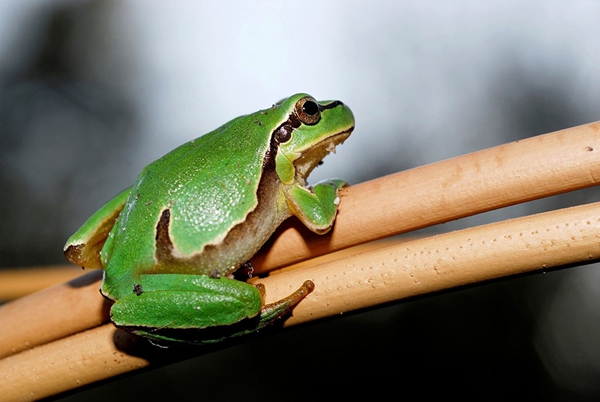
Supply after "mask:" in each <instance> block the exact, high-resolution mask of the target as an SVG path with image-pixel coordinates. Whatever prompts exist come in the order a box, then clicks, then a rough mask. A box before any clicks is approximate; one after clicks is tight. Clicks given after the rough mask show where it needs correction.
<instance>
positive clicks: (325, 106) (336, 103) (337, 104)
mask: <svg viewBox="0 0 600 402" xmlns="http://www.w3.org/2000/svg"><path fill="white" fill-rule="evenodd" d="M343 105H344V104H343V103H342V102H340V101H333V102H331V103H329V104H327V105H322V104H320V103H319V106H321V110H326V109H333V108H334V107H338V106H343Z"/></svg>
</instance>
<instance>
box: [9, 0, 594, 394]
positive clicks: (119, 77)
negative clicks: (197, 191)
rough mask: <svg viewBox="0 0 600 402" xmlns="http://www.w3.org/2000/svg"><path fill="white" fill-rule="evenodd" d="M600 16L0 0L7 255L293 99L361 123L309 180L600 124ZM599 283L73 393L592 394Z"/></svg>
mask: <svg viewBox="0 0 600 402" xmlns="http://www.w3.org/2000/svg"><path fill="white" fill-rule="evenodd" d="M599 21H600V3H598V2H593V1H588V2H585V1H581V2H580V1H571V2H564V1H549V0H545V1H503V2H496V3H494V4H492V2H479V1H454V2H444V1H420V2H417V1H377V0H376V1H369V2H364V1H356V0H338V1H302V2H300V1H286V2H284V1H254V2H246V1H241V0H240V1H219V2H212V3H210V4H209V3H208V2H195V1H168V2H167V1H140V0H136V1H127V2H125V1H106V0H90V1H83V0H81V1H57V0H55V1H33V0H0V60H1V63H0V166H1V169H0V195H1V196H0V214H1V218H0V219H1V222H2V225H1V228H0V267H1V268H8V267H11V268H15V267H27V266H32V265H46V264H61V263H65V262H66V261H65V260H64V257H63V253H62V246H63V244H64V242H65V240H66V239H67V238H68V237H69V236H70V235H71V234H72V233H73V232H74V231H75V230H76V229H77V228H78V227H79V226H80V225H81V224H82V223H83V221H84V220H85V219H86V218H87V217H88V216H89V215H91V214H92V213H93V212H94V211H95V210H96V209H97V208H98V207H100V206H101V205H102V204H103V203H104V202H105V201H107V200H108V199H109V198H110V197H112V196H113V195H114V194H116V193H117V192H118V191H120V190H122V189H123V188H125V187H127V186H129V185H131V184H132V183H133V182H134V180H135V178H136V176H137V174H138V173H139V171H140V170H141V169H142V168H143V167H144V166H145V165H146V164H148V163H149V162H151V161H153V160H154V159H156V158H158V157H160V156H161V155H163V154H164V153H166V152H168V151H169V150H171V149H172V148H174V147H175V146H177V145H179V144H181V143H183V142H185V141H188V140H190V139H192V138H195V137H198V136H199V135H201V134H204V133H206V132H208V131H211V130H212V129H214V128H216V127H218V126H220V125H221V124H223V123H225V122H227V121H228V120H230V119H231V118H233V117H236V116H238V115H241V114H246V113H249V112H253V111H255V110H258V109H262V108H266V107H269V106H270V105H271V104H272V103H274V102H276V101H278V100H279V99H281V98H284V97H286V96H289V95H291V94H293V93H296V92H308V93H310V94H312V95H314V96H315V97H316V98H317V99H339V100H342V101H343V102H345V103H347V104H348V105H349V106H350V107H351V108H352V110H353V112H354V114H355V117H356V120H357V125H356V130H355V132H354V134H353V135H352V137H350V139H349V140H348V141H347V142H346V143H345V144H344V145H343V146H340V147H338V153H337V154H336V155H332V156H329V157H328V158H327V159H326V160H325V164H324V165H323V166H321V167H319V168H318V169H317V170H316V171H315V172H314V173H313V175H312V176H311V181H312V182H315V181H317V180H320V179H323V178H327V177H344V178H345V179H347V180H348V181H349V182H350V183H359V182H362V181H366V180H369V179H373V178H376V177H379V176H382V175H385V174H389V173H393V172H397V171H400V170H404V169H409V168H412V167H416V166H420V165H423V164H427V163H432V162H436V161H439V160H443V159H446V158H451V157H454V156H458V155H462V154H465V153H468V152H472V151H477V150H481V149H484V148H488V147H491V146H495V145H498V144H502V143H506V142H509V141H514V140H518V139H522V138H526V137H530V136H534V135H538V134H542V133H546V132H551V131H555V130H560V129H564V128H568V127H572V126H575V125H579V124H584V123H588V122H591V121H596V120H600V108H599V107H598V105H599V104H600V81H599V80H598V77H599V75H600V52H599V49H600V23H599ZM598 195H599V194H598V190H596V189H592V190H588V191H579V192H576V193H572V194H566V195H562V196H557V197H553V198H550V199H545V200H540V201H536V202H531V203H527V204H523V205H519V206H515V207H511V208H506V209H503V210H500V211H494V212H490V213H486V214H482V215H479V216H476V217H471V218H467V219H463V220H460V221H457V222H451V223H448V224H445V225H441V226H438V227H434V228H430V229H427V230H425V233H428V234H429V233H436V232H445V231H449V230H455V229H459V228H463V227H467V226H473V225H479V224H483V223H487V222H491V221H496V220H501V219H507V218H511V217H515V216H522V215H526V214H531V213H535V212H541V211H546V210H551V209H556V208H560V207H566V206H571V205H576V204H580V203H586V202H592V201H598V199H599V198H600V197H599V196H598ZM407 196H409V195H407ZM599 279H600V274H599V273H598V266H597V265H588V266H582V267H577V268H573V269H568V270H561V271H554V272H549V273H546V274H544V275H533V276H526V277H520V278H513V279H508V280H503V281H498V282H495V283H490V284H486V285H482V286H477V287H474V288H468V289H461V290H457V291H453V292H448V293H444V294H439V295H435V296H430V297H425V298H420V299H417V300H411V301H407V302H403V303H398V304H395V305H392V306H386V307H383V308H379V309H375V310H373V311H368V312H362V313H359V314H353V315H348V316H345V317H343V318H336V319H334V320H329V321H324V322H318V323H314V324H312V325H308V326H304V327H301V328H295V329H292V330H288V331H285V332H283V333H280V334H277V335H274V336H269V337H266V338H261V339H256V340H252V341H251V342H248V343H245V344H243V345H237V346H231V347H228V348H226V349H223V350H221V351H217V352H213V353H209V354H206V355H204V356H200V357H197V358H194V359H190V360H188V361H185V362H181V363H178V364H174V365H170V366H167V367H164V368H159V369H154V370H150V371H145V372H143V373H136V374H134V375H131V376H127V377H124V378H120V379H117V380H112V381H108V382H105V383H102V384H96V385H93V386H90V387H87V388H85V389H80V390H77V391H76V392H74V393H72V394H70V395H67V396H63V397H62V398H61V399H63V400H65V401H79V400H86V401H96V400H98V401H100V400H106V399H107V398H113V399H114V398H119V399H125V398H127V399H131V400H137V399H144V398H150V397H152V398H165V399H166V398H170V399H171V400H191V399H194V400H195V399H199V398H204V399H206V398H208V399H209V400H215V399H216V400H240V399H241V400H254V399H256V400H263V401H264V400H280V399H282V398H284V397H285V399H286V400H300V399H305V398H311V397H312V395H323V396H325V395H335V396H336V397H338V398H344V397H347V396H354V397H357V396H359V395H369V396H370V397H372V398H375V399H379V398H382V397H384V396H386V395H388V394H390V393H391V394H392V395H397V396H398V398H405V397H407V396H408V395H415V394H417V395H419V396H420V397H428V396H429V397H446V396H450V395H455V396H460V397H463V398H465V397H466V398H477V399H486V400H498V399H506V398H508V397H512V396H520V397H534V398H544V399H545V400H565V399H569V400H587V399H589V400H592V399H598V398H599V397H600V382H598V378H599V376H600V346H599V345H598V341H597V340H598V339H599V336H600V324H599V322H598V317H599V314H598V313H599V312H600V303H599V301H600V300H599V298H600V281H599ZM65 313H67V312H65Z"/></svg>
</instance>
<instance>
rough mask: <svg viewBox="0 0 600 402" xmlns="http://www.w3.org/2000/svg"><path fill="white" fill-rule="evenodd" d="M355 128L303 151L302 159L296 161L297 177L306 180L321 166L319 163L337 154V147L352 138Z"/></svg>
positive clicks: (331, 136) (334, 135)
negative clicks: (329, 155)
mask: <svg viewBox="0 0 600 402" xmlns="http://www.w3.org/2000/svg"><path fill="white" fill-rule="evenodd" d="M353 129H354V127H352V128H350V129H349V130H346V131H342V132H340V133H337V134H333V135H330V136H329V137H327V138H325V139H324V140H323V141H321V142H319V143H317V144H315V145H314V146H312V147H310V148H309V149H306V150H304V151H302V153H301V155H300V157H298V158H297V159H296V160H295V161H294V166H295V168H296V176H297V177H299V178H301V179H303V180H306V178H307V177H308V175H309V174H310V172H312V170H313V169H314V168H315V167H317V166H318V165H319V162H321V160H323V158H325V157H326V156H327V155H328V154H329V153H331V152H333V153H335V147H337V146H338V145H340V144H342V143H343V142H344V141H346V138H348V137H349V136H350V134H351V133H352V130H353Z"/></svg>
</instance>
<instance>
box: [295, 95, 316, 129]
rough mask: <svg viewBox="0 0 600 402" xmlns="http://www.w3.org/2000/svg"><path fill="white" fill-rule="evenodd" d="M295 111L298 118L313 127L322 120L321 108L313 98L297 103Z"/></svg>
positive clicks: (303, 99)
mask: <svg viewBox="0 0 600 402" xmlns="http://www.w3.org/2000/svg"><path fill="white" fill-rule="evenodd" d="M295 111H296V116H298V118H299V119H300V121H301V122H302V123H304V124H308V125H313V124H317V123H318V122H319V120H321V108H320V107H319V104H318V103H317V101H316V100H314V99H313V98H311V97H306V98H302V99H300V100H299V101H298V102H296V107H295Z"/></svg>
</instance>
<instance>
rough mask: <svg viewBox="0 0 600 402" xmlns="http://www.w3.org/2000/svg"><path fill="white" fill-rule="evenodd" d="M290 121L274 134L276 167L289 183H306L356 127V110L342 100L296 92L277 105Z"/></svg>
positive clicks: (273, 143) (280, 175) (286, 121)
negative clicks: (328, 99) (314, 170)
mask: <svg viewBox="0 0 600 402" xmlns="http://www.w3.org/2000/svg"><path fill="white" fill-rule="evenodd" d="M274 107H275V108H277V109H278V110H280V111H281V112H282V113H284V114H283V116H286V120H285V121H284V122H283V123H282V124H280V125H279V126H278V127H277V128H276V129H275V132H274V133H273V136H272V139H271V141H272V145H274V147H273V149H277V154H276V156H275V168H276V170H277V174H278V176H279V179H280V180H281V181H282V182H283V183H285V184H291V183H293V182H294V180H297V181H300V182H301V183H303V184H304V182H305V179H306V178H307V177H308V175H309V174H310V172H311V171H312V170H313V169H314V168H315V167H316V166H317V165H318V164H319V162H320V161H321V160H322V159H323V158H324V157H325V156H326V155H327V154H328V153H330V152H335V147H336V146H337V145H338V144H341V143H342V142H344V141H345V140H346V138H348V136H350V133H351V132H352V130H353V129H354V115H353V114H352V111H351V110H350V109H349V108H348V107H347V106H346V105H344V104H343V103H342V102H340V101H322V102H317V101H316V100H315V99H314V98H313V97H312V96H310V95H307V94H296V95H293V96H290V97H289V98H287V99H284V100H282V101H281V102H279V103H278V104H276V105H275V106H274Z"/></svg>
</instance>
